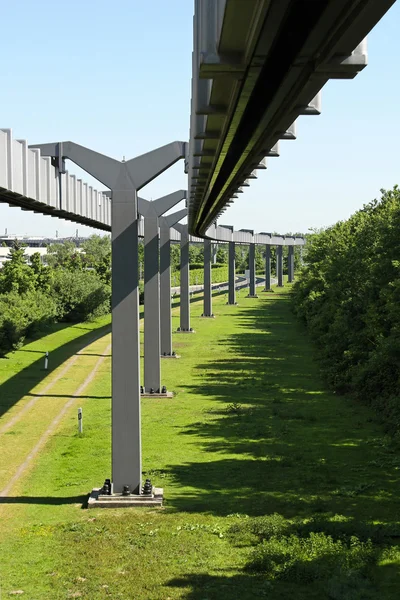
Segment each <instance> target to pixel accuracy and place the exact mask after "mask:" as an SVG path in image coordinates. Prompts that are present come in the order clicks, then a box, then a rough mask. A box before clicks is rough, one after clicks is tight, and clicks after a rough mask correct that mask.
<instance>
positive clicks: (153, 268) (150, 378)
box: [138, 190, 186, 394]
mask: <svg viewBox="0 0 400 600" xmlns="http://www.w3.org/2000/svg"><path fill="white" fill-rule="evenodd" d="M185 198H186V191H185V190H178V191H177V192H173V193H172V194H168V195H167V196H163V197H162V198H158V199H157V200H154V201H153V202H149V201H148V200H145V199H144V198H139V199H138V210H139V214H141V215H142V216H143V218H144V386H143V392H144V393H145V394H161V393H166V392H167V390H166V388H165V389H164V392H162V390H163V387H162V384H161V333H160V329H161V317H160V261H159V218H160V217H161V215H163V214H164V213H166V212H167V211H168V210H170V209H171V208H173V207H174V206H175V205H176V204H178V203H179V202H181V200H184V199H185Z"/></svg>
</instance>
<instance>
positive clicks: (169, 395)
mask: <svg viewBox="0 0 400 600" xmlns="http://www.w3.org/2000/svg"><path fill="white" fill-rule="evenodd" d="M140 397H141V398H173V397H174V392H166V393H165V394H162V393H161V392H154V394H151V393H150V392H143V393H141V394H140Z"/></svg>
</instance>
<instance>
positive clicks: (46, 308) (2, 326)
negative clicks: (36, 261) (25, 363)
mask: <svg viewBox="0 0 400 600" xmlns="http://www.w3.org/2000/svg"><path fill="white" fill-rule="evenodd" d="M56 316H57V305H56V303H55V301H54V300H53V299H52V298H51V297H50V296H48V295H46V294H44V293H43V292H41V291H39V290H37V291H35V290H30V291H28V292H25V293H24V294H19V293H18V292H17V291H12V292H9V293H8V294H2V295H1V296H0V356H4V355H5V354H6V353H7V352H10V351H12V350H16V349H17V348H19V347H20V346H21V345H22V343H23V341H24V339H25V337H31V336H32V335H34V334H36V333H38V332H40V331H42V330H43V329H44V328H45V327H46V326H47V325H49V324H50V323H53V322H54V321H55V320H56Z"/></svg>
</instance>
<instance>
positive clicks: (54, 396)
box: [26, 354, 111, 400]
mask: <svg viewBox="0 0 400 600" xmlns="http://www.w3.org/2000/svg"><path fill="white" fill-rule="evenodd" d="M99 356H102V355H101V354H100V355H99ZM26 395H27V396H33V397H34V398H71V394H26ZM74 398H76V399H78V398H85V399H88V400H110V398H111V396H86V395H85V394H82V395H81V396H74Z"/></svg>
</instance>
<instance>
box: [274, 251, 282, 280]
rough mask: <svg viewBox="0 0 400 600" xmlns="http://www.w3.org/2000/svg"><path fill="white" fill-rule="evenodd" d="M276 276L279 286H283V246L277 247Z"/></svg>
mask: <svg viewBox="0 0 400 600" xmlns="http://www.w3.org/2000/svg"><path fill="white" fill-rule="evenodd" d="M276 276H277V278H278V287H283V246H277V247H276Z"/></svg>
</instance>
